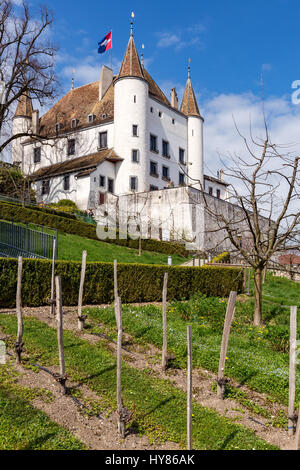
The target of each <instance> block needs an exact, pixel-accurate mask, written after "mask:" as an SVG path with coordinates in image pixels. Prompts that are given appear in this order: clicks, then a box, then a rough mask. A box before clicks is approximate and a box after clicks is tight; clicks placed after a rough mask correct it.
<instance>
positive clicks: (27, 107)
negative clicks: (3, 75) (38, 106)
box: [15, 95, 33, 118]
mask: <svg viewBox="0 0 300 470" xmlns="http://www.w3.org/2000/svg"><path fill="white" fill-rule="evenodd" d="M32 111H33V109H32V101H31V98H30V96H28V95H21V97H20V99H19V102H18V106H17V109H16V112H15V117H19V116H25V117H29V118H32Z"/></svg>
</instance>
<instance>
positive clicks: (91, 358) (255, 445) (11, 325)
mask: <svg viewBox="0 0 300 470" xmlns="http://www.w3.org/2000/svg"><path fill="white" fill-rule="evenodd" d="M0 327H1V330H2V331H4V332H5V333H6V334H15V331H16V319H15V317H12V316H9V315H1V317H0ZM24 342H25V347H26V351H27V353H29V354H30V358H31V360H32V359H33V358H34V360H36V361H39V363H40V364H43V365H48V366H50V365H54V364H57V358H58V353H57V345H56V331H55V330H54V329H53V328H50V327H48V326H47V325H46V324H44V323H42V322H39V321H38V320H36V319H32V318H26V319H25V321H24ZM64 346H65V356H66V357H65V360H66V369H67V373H68V374H69V376H70V377H71V379H72V380H76V381H78V382H81V383H85V384H86V385H88V386H89V387H90V388H91V389H92V390H94V391H95V392H97V393H98V394H99V395H100V396H102V397H103V402H104V403H106V404H107V406H108V407H110V408H111V409H115V404H116V359H115V357H114V355H113V354H112V353H111V352H110V351H108V350H107V349H106V348H105V346H104V345H103V344H101V343H98V344H97V345H92V344H90V343H88V342H87V341H84V340H81V339H79V338H78V337H76V336H75V335H74V334H73V333H71V332H70V331H65V332H64ZM122 388H123V398H124V402H125V403H124V404H125V406H127V407H128V408H130V409H132V407H133V404H135V405H136V413H135V416H134V420H135V422H134V423H133V425H134V426H135V427H136V429H137V430H138V431H139V432H140V433H143V434H146V435H147V436H148V437H149V439H150V442H152V441H154V440H156V439H159V440H161V441H164V440H171V441H174V442H178V443H179V444H180V445H181V446H182V447H184V446H185V443H186V395H185V393H183V392H181V391H180V390H178V389H176V388H175V387H174V386H172V385H171V384H170V383H169V382H167V381H163V380H159V379H156V378H153V377H149V375H148V374H147V373H146V372H144V371H140V370H136V369H134V368H133V367H130V366H128V365H127V364H126V363H124V364H123V369H122ZM193 442H194V444H193V445H194V448H195V449H203V450H209V449H214V450H217V449H224V450H225V449H226V450H233V449H259V450H267V449H276V447H274V446H272V445H270V444H268V443H267V442H265V441H263V440H261V439H259V438H257V437H256V436H255V434H254V433H253V432H252V431H250V430H248V429H245V428H243V427H242V426H240V425H237V424H235V423H233V422H231V421H230V420H228V419H226V418H225V417H223V416H220V415H218V414H217V413H216V412H215V411H213V410H210V409H207V408H204V407H202V406H200V405H199V404H196V403H194V405H193Z"/></svg>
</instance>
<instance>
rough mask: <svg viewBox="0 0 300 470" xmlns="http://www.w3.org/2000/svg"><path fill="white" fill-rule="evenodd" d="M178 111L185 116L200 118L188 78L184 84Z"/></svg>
mask: <svg viewBox="0 0 300 470" xmlns="http://www.w3.org/2000/svg"><path fill="white" fill-rule="evenodd" d="M180 111H181V112H182V113H184V114H185V115H186V116H200V111H199V108H198V104H197V100H196V96H195V93H194V89H193V86H192V82H191V79H190V77H189V78H188V79H187V82H186V87H185V91H184V95H183V99H182V103H181V108H180Z"/></svg>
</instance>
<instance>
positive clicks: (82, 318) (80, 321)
mask: <svg viewBox="0 0 300 470" xmlns="http://www.w3.org/2000/svg"><path fill="white" fill-rule="evenodd" d="M85 270H86V250H84V251H83V252H82V265H81V276H80V286H79V295H78V329H79V330H80V331H82V330H83V328H84V321H85V319H86V315H82V298H83V286H84V279H85Z"/></svg>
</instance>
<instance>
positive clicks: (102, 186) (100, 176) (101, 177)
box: [99, 175, 106, 188]
mask: <svg viewBox="0 0 300 470" xmlns="http://www.w3.org/2000/svg"><path fill="white" fill-rule="evenodd" d="M105 184H106V178H105V176H103V175H99V186H100V187H101V188H105Z"/></svg>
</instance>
